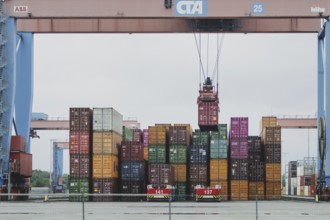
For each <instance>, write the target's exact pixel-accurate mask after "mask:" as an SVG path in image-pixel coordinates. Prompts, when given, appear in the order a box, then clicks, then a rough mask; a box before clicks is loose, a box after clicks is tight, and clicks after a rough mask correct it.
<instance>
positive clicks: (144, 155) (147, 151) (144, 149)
mask: <svg viewBox="0 0 330 220" xmlns="http://www.w3.org/2000/svg"><path fill="white" fill-rule="evenodd" d="M148 157H149V149H148V147H146V146H144V148H143V159H144V160H148Z"/></svg>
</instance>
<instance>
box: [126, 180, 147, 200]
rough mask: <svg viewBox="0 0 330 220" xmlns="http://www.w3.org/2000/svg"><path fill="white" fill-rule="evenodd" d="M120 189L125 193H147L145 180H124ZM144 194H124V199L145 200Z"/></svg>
mask: <svg viewBox="0 0 330 220" xmlns="http://www.w3.org/2000/svg"><path fill="white" fill-rule="evenodd" d="M120 191H121V193H123V194H145V193H146V183H145V182H144V181H122V182H121V186H120ZM143 199H144V197H143V196H132V197H127V196H122V197H121V200H122V201H143Z"/></svg>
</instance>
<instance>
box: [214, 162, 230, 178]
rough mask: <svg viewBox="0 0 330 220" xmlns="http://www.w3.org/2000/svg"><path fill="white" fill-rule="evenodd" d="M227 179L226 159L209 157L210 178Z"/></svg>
mask: <svg viewBox="0 0 330 220" xmlns="http://www.w3.org/2000/svg"><path fill="white" fill-rule="evenodd" d="M227 179H228V160H225V159H211V160H210V180H211V181H212V180H214V181H218V180H227Z"/></svg>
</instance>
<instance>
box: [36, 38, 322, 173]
mask: <svg viewBox="0 0 330 220" xmlns="http://www.w3.org/2000/svg"><path fill="white" fill-rule="evenodd" d="M34 39H35V40H34V49H35V51H34V54H35V55H34V101H33V111H34V112H44V113H46V114H48V115H49V117H64V118H67V119H68V117H69V108H70V107H90V108H93V107H113V108H115V109H116V110H118V111H119V112H120V113H121V114H123V116H124V119H125V118H128V117H136V118H137V119H138V121H139V122H140V123H141V127H142V128H147V127H148V126H149V125H154V124H155V123H172V124H174V123H190V124H192V126H193V128H194V129H196V128H198V126H197V103H196V101H197V96H198V89H199V60H198V53H197V49H196V44H195V39H194V35H193V34H76V35H72V34H53V35H49V34H36V35H35V38H34ZM209 39H210V41H209V45H210V47H209V72H210V73H209V75H212V71H213V68H214V62H215V52H216V40H215V39H216V36H215V35H210V36H209ZM202 42H204V44H203V47H202V48H204V49H205V48H206V43H205V42H207V35H204V36H203V37H202ZM202 54H203V58H205V57H206V54H207V53H206V50H203V52H202ZM203 61H204V69H207V65H206V63H207V61H206V59H204V60H203ZM219 62H220V63H219V99H220V120H219V122H220V123H227V124H228V123H229V122H230V117H243V116H244V117H249V135H259V134H260V129H259V122H260V119H261V117H262V116H267V115H313V116H314V115H315V114H316V111H317V78H316V77H317V35H316V34H226V35H225V40H224V42H223V47H222V52H221V56H220V61H219ZM38 133H39V135H40V136H41V138H40V139H33V140H32V142H31V151H32V153H33V156H34V157H33V169H42V170H49V169H50V160H49V158H50V147H51V144H52V143H51V139H58V140H65V139H68V132H66V131H43V132H42V131H38ZM308 134H309V135H308ZM282 140H283V143H282V145H283V148H282V149H283V150H282V152H284V153H285V154H283V157H282V158H283V162H284V161H286V162H288V161H289V160H300V159H303V157H307V151H308V150H307V149H308V147H310V155H311V156H316V155H317V151H316V149H317V145H316V143H317V141H316V129H314V130H310V131H309V132H308V131H307V130H299V131H297V130H284V131H282ZM308 140H309V141H308ZM286 153H287V154H286ZM68 158H69V157H68V152H66V154H65V157H64V161H65V162H64V167H65V168H64V172H65V173H68V172H69V161H68Z"/></svg>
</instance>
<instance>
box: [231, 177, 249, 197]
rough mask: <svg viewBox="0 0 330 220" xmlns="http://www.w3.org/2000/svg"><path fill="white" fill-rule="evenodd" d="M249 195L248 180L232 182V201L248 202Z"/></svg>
mask: <svg viewBox="0 0 330 220" xmlns="http://www.w3.org/2000/svg"><path fill="white" fill-rule="evenodd" d="M248 194H249V184H248V180H231V181H230V196H231V200H248Z"/></svg>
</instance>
